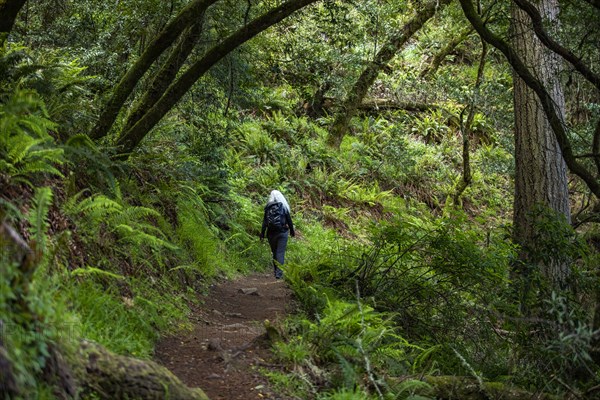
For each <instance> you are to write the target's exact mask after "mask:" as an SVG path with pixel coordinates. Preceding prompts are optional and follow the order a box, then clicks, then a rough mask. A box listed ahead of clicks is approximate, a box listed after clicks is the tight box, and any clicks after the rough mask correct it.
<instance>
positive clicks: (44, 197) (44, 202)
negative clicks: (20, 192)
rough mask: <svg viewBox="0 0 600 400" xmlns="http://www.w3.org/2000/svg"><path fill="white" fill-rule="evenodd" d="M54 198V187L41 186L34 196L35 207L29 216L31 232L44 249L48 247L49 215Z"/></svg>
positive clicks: (41, 248)
mask: <svg viewBox="0 0 600 400" xmlns="http://www.w3.org/2000/svg"><path fill="white" fill-rule="evenodd" d="M52 198H53V193H52V189H50V188H49V187H41V188H39V189H38V190H36V192H35V195H34V198H33V208H32V209H31V210H30V212H29V216H28V220H29V223H30V224H31V228H30V229H31V234H32V235H33V237H34V238H35V241H36V242H37V244H38V246H39V248H40V250H42V251H44V250H45V249H46V231H47V230H48V221H47V216H48V211H49V210H50V205H51V204H52Z"/></svg>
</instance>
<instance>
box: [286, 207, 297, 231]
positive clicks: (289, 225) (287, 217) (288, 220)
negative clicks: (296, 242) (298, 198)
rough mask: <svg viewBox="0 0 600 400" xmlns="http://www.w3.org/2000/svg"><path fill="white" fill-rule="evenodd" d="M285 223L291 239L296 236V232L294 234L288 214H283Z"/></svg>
mask: <svg viewBox="0 0 600 400" xmlns="http://www.w3.org/2000/svg"><path fill="white" fill-rule="evenodd" d="M285 221H286V222H287V225H288V227H289V228H290V235H291V236H292V237H294V236H296V232H294V224H293V223H292V217H291V216H290V213H289V212H286V213H285Z"/></svg>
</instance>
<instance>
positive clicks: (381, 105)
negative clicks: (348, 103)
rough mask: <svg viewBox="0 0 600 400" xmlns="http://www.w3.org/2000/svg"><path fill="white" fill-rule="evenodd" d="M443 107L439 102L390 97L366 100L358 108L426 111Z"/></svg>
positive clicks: (362, 109) (368, 110) (375, 110)
mask: <svg viewBox="0 0 600 400" xmlns="http://www.w3.org/2000/svg"><path fill="white" fill-rule="evenodd" d="M440 108H441V107H440V106H439V105H437V104H431V103H419V102H408V101H393V100H388V99H367V100H364V101H363V102H362V103H361V104H360V105H359V106H358V109H359V110H361V111H366V112H381V111H397V110H404V111H410V112H425V111H432V110H438V109H440Z"/></svg>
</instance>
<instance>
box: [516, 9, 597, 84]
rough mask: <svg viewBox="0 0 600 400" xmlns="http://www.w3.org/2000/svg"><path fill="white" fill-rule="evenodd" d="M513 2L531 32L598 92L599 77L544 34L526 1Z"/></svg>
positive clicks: (539, 20)
mask: <svg viewBox="0 0 600 400" xmlns="http://www.w3.org/2000/svg"><path fill="white" fill-rule="evenodd" d="M514 2H515V4H516V5H517V6H519V8H521V9H522V10H523V11H525V12H526V13H527V15H529V18H531V22H532V26H533V30H534V31H535V34H536V35H537V37H538V38H539V39H540V41H541V42H542V43H543V44H544V45H545V46H546V47H548V48H549V49H550V50H552V51H553V52H554V53H556V54H558V55H559V56H561V57H562V58H564V59H565V60H566V61H568V62H569V63H570V64H571V65H573V67H574V68H575V69H576V70H577V71H578V72H579V73H580V74H581V75H583V77H584V78H585V79H587V80H588V81H590V82H591V83H592V84H593V85H594V86H596V88H597V89H598V90H600V75H598V74H595V73H594V72H593V71H592V70H591V69H590V68H589V67H588V66H587V65H586V64H585V63H584V62H583V61H581V58H579V57H577V56H576V55H575V54H573V52H572V51H571V50H569V49H567V48H566V47H564V46H562V45H561V44H560V43H558V42H557V41H556V40H554V39H552V38H551V37H550V35H549V34H548V32H546V30H545V29H544V24H543V22H542V16H541V15H540V12H539V10H538V9H537V8H536V7H535V6H534V5H533V4H531V3H530V2H529V1H528V0H514Z"/></svg>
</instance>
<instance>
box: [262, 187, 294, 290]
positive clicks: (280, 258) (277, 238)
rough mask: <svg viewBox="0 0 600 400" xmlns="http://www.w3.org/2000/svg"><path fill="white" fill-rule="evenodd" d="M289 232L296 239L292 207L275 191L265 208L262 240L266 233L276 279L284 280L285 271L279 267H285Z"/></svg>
mask: <svg viewBox="0 0 600 400" xmlns="http://www.w3.org/2000/svg"><path fill="white" fill-rule="evenodd" d="M288 230H289V233H290V235H292V237H294V236H295V232H294V224H293V223H292V217H290V206H289V204H288V202H287V200H286V199H285V197H283V194H281V192H280V191H279V190H273V191H272V192H271V194H270V195H269V200H268V201H267V205H266V206H265V215H264V217H263V223H262V229H261V231H260V240H263V239H264V237H265V231H266V232H267V238H268V239H269V245H270V246H271V252H272V253H273V268H274V272H275V278H276V279H281V278H283V271H282V270H281V268H279V266H280V265H283V262H284V256H285V247H286V245H287V241H288Z"/></svg>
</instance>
